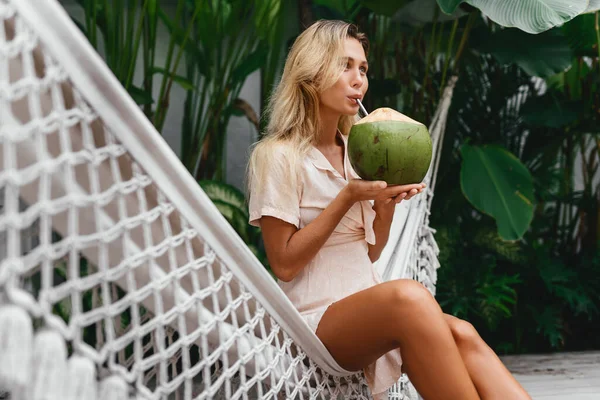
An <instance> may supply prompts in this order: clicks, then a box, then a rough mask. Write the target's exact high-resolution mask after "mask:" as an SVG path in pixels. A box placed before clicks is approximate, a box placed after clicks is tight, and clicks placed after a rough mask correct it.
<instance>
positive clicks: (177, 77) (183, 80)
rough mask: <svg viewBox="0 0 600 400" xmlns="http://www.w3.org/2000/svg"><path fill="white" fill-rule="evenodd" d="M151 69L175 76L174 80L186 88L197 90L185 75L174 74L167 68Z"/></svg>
mask: <svg viewBox="0 0 600 400" xmlns="http://www.w3.org/2000/svg"><path fill="white" fill-rule="evenodd" d="M150 71H151V72H152V74H162V75H169V76H171V77H172V78H173V82H175V83H177V84H178V85H179V86H181V87H182V88H183V89H185V90H196V88H195V87H194V83H193V82H192V81H190V80H189V79H188V78H186V77H185V76H181V75H174V74H172V73H171V74H169V72H168V71H167V70H166V69H164V68H160V67H153V68H152V69H151V70H150Z"/></svg>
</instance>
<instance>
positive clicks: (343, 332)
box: [317, 279, 479, 400]
mask: <svg viewBox="0 0 600 400" xmlns="http://www.w3.org/2000/svg"><path fill="white" fill-rule="evenodd" d="M317 336H318V337H319V338H320V339H321V341H322V342H323V344H324V345H325V346H326V347H327V349H328V350H329V352H330V353H331V355H332V356H333V357H334V359H335V360H336V361H337V362H338V363H339V364H340V365H341V366H342V367H344V368H346V369H348V370H351V371H352V370H359V369H361V368H364V367H365V366H367V365H369V364H371V363H372V362H374V361H375V360H377V359H378V358H379V357H381V356H382V355H383V354H385V353H387V352H388V351H391V350H393V349H396V348H398V347H400V348H401V352H402V360H403V363H404V365H405V367H406V368H405V370H406V372H407V374H408V376H409V378H410V380H411V382H412V383H413V384H414V386H415V387H416V389H417V390H418V391H419V393H420V394H421V396H423V397H424V398H425V399H427V400H429V399H435V400H446V399H447V400H456V399H461V400H471V399H479V396H478V394H477V390H476V388H475V385H474V384H473V382H472V381H471V378H470V377H469V372H468V370H467V368H466V366H465V364H464V362H463V360H462V357H461V355H460V352H459V349H458V347H457V345H456V343H455V340H454V338H453V336H452V332H451V330H450V327H449V326H448V323H447V322H446V319H445V317H444V313H443V312H442V309H441V308H440V306H439V305H438V303H437V301H435V299H434V298H433V296H432V295H431V294H430V293H429V291H428V290H427V289H425V288H424V287H423V286H422V285H421V284H420V283H418V282H415V281H413V280H410V279H399V280H394V281H389V282H385V283H382V284H379V285H376V286H374V287H371V288H369V289H366V290H363V291H361V292H358V293H355V294H353V295H351V296H348V297H346V298H344V299H342V300H340V301H338V302H336V303H334V304H332V305H331V306H330V307H329V308H328V310H327V312H325V314H324V315H323V318H322V319H321V322H320V323H319V327H318V329H317ZM357 344H359V345H357Z"/></svg>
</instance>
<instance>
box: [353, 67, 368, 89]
mask: <svg viewBox="0 0 600 400" xmlns="http://www.w3.org/2000/svg"><path fill="white" fill-rule="evenodd" d="M364 82H365V76H364V75H363V74H361V72H360V70H358V69H355V70H354V73H353V74H352V80H351V85H352V87H353V88H361V87H362V85H363V84H364Z"/></svg>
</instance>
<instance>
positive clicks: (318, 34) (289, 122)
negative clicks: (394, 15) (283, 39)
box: [246, 20, 369, 197]
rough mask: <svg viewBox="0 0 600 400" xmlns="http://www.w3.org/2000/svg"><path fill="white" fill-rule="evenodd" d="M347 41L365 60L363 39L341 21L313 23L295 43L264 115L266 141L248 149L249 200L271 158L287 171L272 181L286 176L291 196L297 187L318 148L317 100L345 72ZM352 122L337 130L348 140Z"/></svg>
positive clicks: (340, 124) (341, 123)
mask: <svg viewBox="0 0 600 400" xmlns="http://www.w3.org/2000/svg"><path fill="white" fill-rule="evenodd" d="M347 38H354V39H356V40H358V41H359V42H360V43H361V45H362V47H363V49H364V51H365V54H368V50H369V42H368V40H367V37H366V35H365V34H364V33H361V32H359V31H358V28H357V27H356V25H354V24H351V23H347V22H344V21H336V20H320V21H317V22H315V23H314V24H312V25H311V26H310V27H308V28H307V29H306V30H305V31H304V32H302V33H301V34H300V35H299V36H298V38H296V40H295V42H294V44H293V45H292V48H291V49H290V51H289V54H288V56H287V59H286V62H285V66H284V69H283V74H282V76H281V80H280V82H279V85H278V86H277V88H276V89H275V91H274V92H273V94H272V96H271V97H270V99H269V102H268V105H267V107H266V110H265V114H266V115H268V116H269V123H268V125H267V127H266V132H265V135H264V136H263V138H262V139H261V140H260V141H258V142H256V143H255V144H254V145H253V146H252V148H251V154H250V159H249V162H248V167H247V171H246V184H247V190H246V193H247V195H248V196H249V195H250V190H251V189H252V190H256V191H260V190H261V182H263V181H264V174H265V173H266V171H267V168H266V167H267V164H268V163H269V162H272V161H273V157H272V155H274V154H275V152H283V154H282V155H283V156H284V157H283V158H284V159H285V162H286V163H287V165H286V166H284V167H283V168H271V169H270V170H271V173H275V174H278V173H279V174H281V175H282V176H281V177H275V179H277V178H285V177H288V174H286V172H288V173H289V171H291V172H292V173H291V174H290V175H291V180H292V181H291V182H289V184H290V185H289V186H287V185H286V186H287V188H289V189H290V190H291V189H293V188H295V187H297V186H296V185H297V183H298V182H297V181H296V178H297V175H298V170H297V168H299V167H300V161H301V160H303V159H304V157H306V155H307V154H308V152H309V151H310V149H311V146H312V145H314V144H316V143H317V142H318V139H319V134H320V132H321V120H320V114H319V95H320V93H321V92H323V91H324V90H326V89H328V88H330V87H331V86H333V85H334V84H335V83H336V82H337V80H338V79H339V77H340V75H341V74H342V73H343V71H344V68H345V67H346V64H345V60H344V57H345V54H344V42H345V40H346V39H347ZM357 119H358V117H357V116H347V115H343V116H342V117H341V118H340V120H339V122H338V129H339V130H340V132H341V133H342V134H344V135H347V134H348V133H349V131H350V128H351V127H352V124H353V123H354V122H355V121H356V120H357ZM270 156H271V157H270ZM279 161H281V160H279ZM283 174H285V177H284V175H283ZM279 181H281V180H279ZM288 181H289V177H288ZM284 189H285V188H284V187H282V190H284ZM248 196H247V197H248Z"/></svg>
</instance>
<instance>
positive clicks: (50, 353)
mask: <svg viewBox="0 0 600 400" xmlns="http://www.w3.org/2000/svg"><path fill="white" fill-rule="evenodd" d="M66 368H67V349H66V346H65V342H64V340H63V339H62V337H61V336H60V335H59V334H58V333H57V332H54V331H50V330H47V331H42V332H39V333H38V334H37V335H36V336H35V339H34V345H33V369H34V372H33V382H32V384H31V392H30V396H29V398H30V399H31V400H62V398H63V392H64V386H65V371H66Z"/></svg>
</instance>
